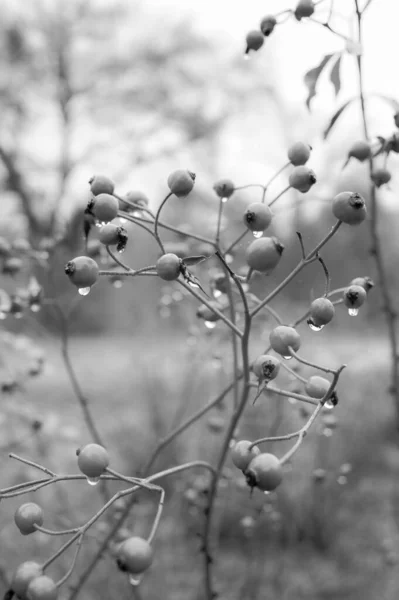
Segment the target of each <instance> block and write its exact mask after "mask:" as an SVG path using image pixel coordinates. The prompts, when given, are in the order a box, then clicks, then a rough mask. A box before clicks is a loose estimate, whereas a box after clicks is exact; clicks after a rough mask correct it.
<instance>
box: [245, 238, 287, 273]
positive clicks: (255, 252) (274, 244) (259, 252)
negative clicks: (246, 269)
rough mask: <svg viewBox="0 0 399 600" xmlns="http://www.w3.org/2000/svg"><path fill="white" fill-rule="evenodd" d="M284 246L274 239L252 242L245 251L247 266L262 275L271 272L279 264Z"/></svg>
mask: <svg viewBox="0 0 399 600" xmlns="http://www.w3.org/2000/svg"><path fill="white" fill-rule="evenodd" d="M283 250H284V246H283V244H281V243H280V242H279V241H278V239H277V238H275V237H262V238H259V239H257V240H254V241H253V242H251V243H250V244H249V246H248V247H247V249H246V252H245V257H246V260H247V263H248V266H250V267H251V269H255V270H256V271H261V272H262V273H265V272H268V271H271V270H272V269H274V267H275V266H276V265H277V263H278V262H279V260H280V258H281V255H282V253H283Z"/></svg>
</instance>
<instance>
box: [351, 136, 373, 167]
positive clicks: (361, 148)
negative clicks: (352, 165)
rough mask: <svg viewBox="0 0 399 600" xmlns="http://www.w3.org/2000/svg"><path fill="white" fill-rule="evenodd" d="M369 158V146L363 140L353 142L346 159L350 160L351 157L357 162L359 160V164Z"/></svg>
mask: <svg viewBox="0 0 399 600" xmlns="http://www.w3.org/2000/svg"><path fill="white" fill-rule="evenodd" d="M370 156H371V148H370V144H369V143H368V142H365V141H363V140H359V141H358V142H355V143H354V144H353V145H352V146H351V148H350V150H349V152H348V158H351V157H353V158H357V160H360V161H361V162H363V161H365V160H367V159H368V158H369V157H370Z"/></svg>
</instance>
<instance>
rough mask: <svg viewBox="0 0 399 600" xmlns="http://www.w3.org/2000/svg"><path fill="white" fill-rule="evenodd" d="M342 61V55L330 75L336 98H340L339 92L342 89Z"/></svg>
mask: <svg viewBox="0 0 399 600" xmlns="http://www.w3.org/2000/svg"><path fill="white" fill-rule="evenodd" d="M341 59H342V54H340V55H339V56H338V59H337V60H336V61H335V64H334V66H333V68H332V69H331V73H330V81H331V83H332V84H333V86H334V90H335V96H338V94H339V91H340V89H341V73H340V69H341Z"/></svg>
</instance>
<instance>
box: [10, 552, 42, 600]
mask: <svg viewBox="0 0 399 600" xmlns="http://www.w3.org/2000/svg"><path fill="white" fill-rule="evenodd" d="M40 575H42V566H41V565H39V563H37V562H34V561H32V560H29V561H26V562H24V563H22V564H21V565H19V567H18V568H17V570H16V571H15V573H14V575H13V578H12V580H11V589H12V591H13V592H14V593H15V594H16V595H17V596H18V598H21V599H23V600H25V599H26V590H27V588H28V585H29V584H30V582H31V581H32V579H35V578H36V577H39V576H40Z"/></svg>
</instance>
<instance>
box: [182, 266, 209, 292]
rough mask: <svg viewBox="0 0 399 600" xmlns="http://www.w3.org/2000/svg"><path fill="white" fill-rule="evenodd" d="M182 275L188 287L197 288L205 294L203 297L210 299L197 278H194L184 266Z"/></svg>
mask: <svg viewBox="0 0 399 600" xmlns="http://www.w3.org/2000/svg"><path fill="white" fill-rule="evenodd" d="M183 262H184V261H183ZM182 275H183V277H184V279H185V280H186V281H187V283H188V285H191V286H192V287H197V288H198V289H200V290H201V292H203V293H204V294H205V296H207V297H208V298H210V295H209V294H207V293H206V291H205V290H204V288H203V287H202V285H201V282H200V280H199V279H198V277H196V276H195V275H193V274H192V273H190V271H189V270H188V269H187V267H186V265H184V268H183V271H182Z"/></svg>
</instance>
